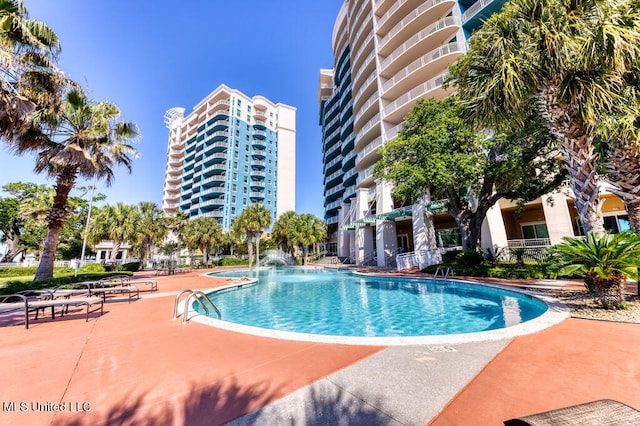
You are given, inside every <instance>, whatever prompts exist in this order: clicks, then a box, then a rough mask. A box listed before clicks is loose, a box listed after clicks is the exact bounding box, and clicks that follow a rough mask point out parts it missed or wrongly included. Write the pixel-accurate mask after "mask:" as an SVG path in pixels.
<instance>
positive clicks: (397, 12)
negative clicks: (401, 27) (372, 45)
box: [378, 0, 422, 34]
mask: <svg viewBox="0 0 640 426" xmlns="http://www.w3.org/2000/svg"><path fill="white" fill-rule="evenodd" d="M421 3H422V1H421V0H396V1H395V2H394V3H393V5H391V7H389V8H388V9H387V11H386V12H385V13H383V14H382V15H381V16H380V18H379V19H378V31H379V32H380V33H382V34H386V33H387V32H388V31H389V29H391V28H392V27H393V26H394V25H395V24H396V23H397V22H398V21H399V20H400V19H402V17H403V16H405V15H406V14H407V13H409V12H410V11H412V10H415V9H417V8H418V6H420V4H421Z"/></svg>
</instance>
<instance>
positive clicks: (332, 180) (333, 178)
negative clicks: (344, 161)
mask: <svg viewBox="0 0 640 426" xmlns="http://www.w3.org/2000/svg"><path fill="white" fill-rule="evenodd" d="M343 174H344V172H343V171H342V169H338V171H336V172H334V173H331V174H330V175H329V176H326V177H325V178H324V185H325V186H326V187H327V188H331V187H333V186H335V185H336V184H337V183H338V182H342V175H343Z"/></svg>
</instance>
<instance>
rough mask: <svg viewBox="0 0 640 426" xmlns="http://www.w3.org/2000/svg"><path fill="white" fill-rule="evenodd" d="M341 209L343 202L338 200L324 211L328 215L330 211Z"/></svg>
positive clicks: (325, 207) (328, 205)
mask: <svg viewBox="0 0 640 426" xmlns="http://www.w3.org/2000/svg"><path fill="white" fill-rule="evenodd" d="M340 207H342V200H337V201H334V202H332V203H329V204H327V205H326V206H324V211H325V213H328V212H330V211H333V210H337V209H338V208H340Z"/></svg>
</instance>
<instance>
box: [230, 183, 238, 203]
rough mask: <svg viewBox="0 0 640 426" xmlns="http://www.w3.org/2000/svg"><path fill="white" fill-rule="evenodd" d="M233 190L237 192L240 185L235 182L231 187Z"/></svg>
mask: <svg viewBox="0 0 640 426" xmlns="http://www.w3.org/2000/svg"><path fill="white" fill-rule="evenodd" d="M231 190H232V191H233V192H236V191H237V190H238V185H236V184H235V183H234V184H233V186H232V187H231ZM234 203H235V201H234Z"/></svg>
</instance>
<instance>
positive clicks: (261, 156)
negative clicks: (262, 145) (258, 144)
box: [251, 149, 267, 160]
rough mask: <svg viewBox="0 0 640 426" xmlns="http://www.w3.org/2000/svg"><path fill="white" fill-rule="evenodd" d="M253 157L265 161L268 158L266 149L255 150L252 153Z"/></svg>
mask: <svg viewBox="0 0 640 426" xmlns="http://www.w3.org/2000/svg"><path fill="white" fill-rule="evenodd" d="M251 156H252V157H253V158H257V159H259V160H264V159H265V157H266V156H267V152H266V151H265V150H264V149H254V150H253V151H251Z"/></svg>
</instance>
